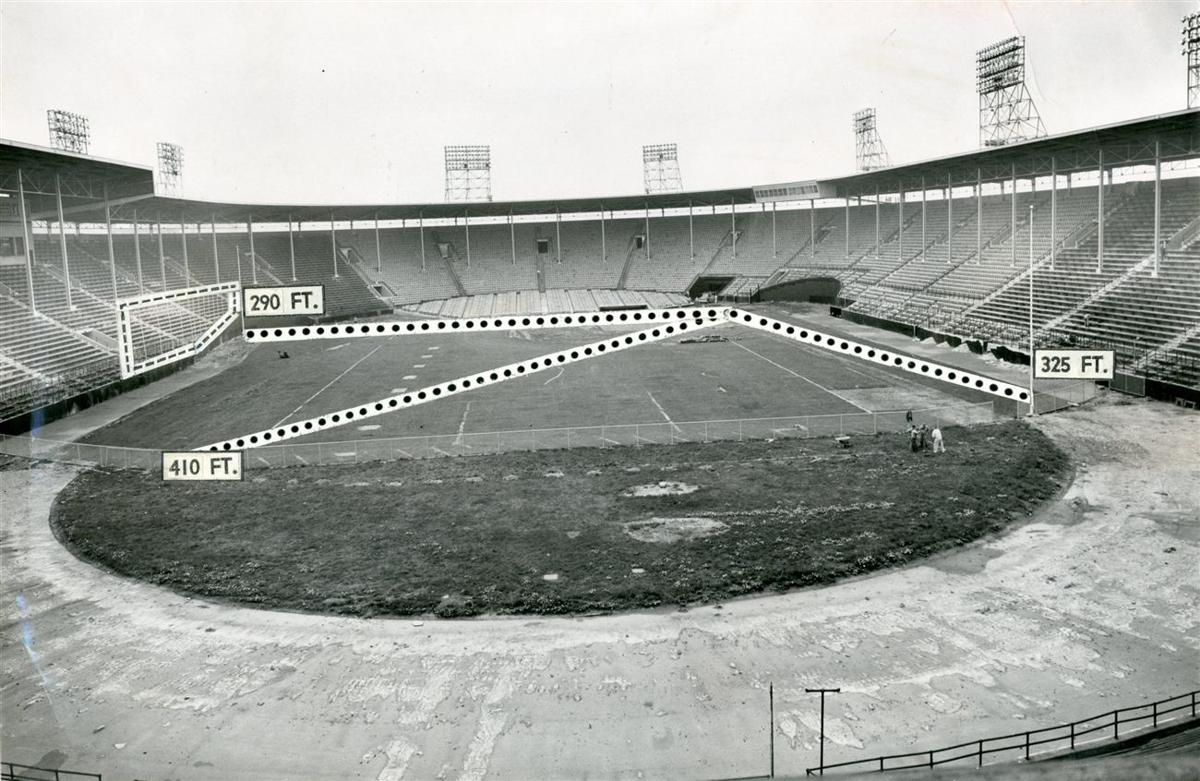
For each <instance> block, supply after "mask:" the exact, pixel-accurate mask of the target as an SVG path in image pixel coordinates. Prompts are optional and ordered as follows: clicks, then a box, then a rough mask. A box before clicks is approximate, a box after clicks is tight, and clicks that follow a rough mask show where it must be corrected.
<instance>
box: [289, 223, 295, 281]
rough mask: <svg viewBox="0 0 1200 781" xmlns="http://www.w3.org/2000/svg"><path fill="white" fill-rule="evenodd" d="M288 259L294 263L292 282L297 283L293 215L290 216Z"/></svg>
mask: <svg viewBox="0 0 1200 781" xmlns="http://www.w3.org/2000/svg"><path fill="white" fill-rule="evenodd" d="M288 258H289V259H290V260H291V263H292V281H293V282H295V281H296V239H295V237H294V236H293V235H292V215H290V214H289V215H288Z"/></svg>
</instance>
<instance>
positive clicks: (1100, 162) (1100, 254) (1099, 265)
mask: <svg viewBox="0 0 1200 781" xmlns="http://www.w3.org/2000/svg"><path fill="white" fill-rule="evenodd" d="M1096 159H1097V163H1096V171H1097V173H1099V174H1100V179H1099V181H1098V182H1097V183H1096V273H1097V274H1099V273H1101V272H1103V270H1104V150H1103V149H1100V150H1098V152H1097V157H1096Z"/></svg>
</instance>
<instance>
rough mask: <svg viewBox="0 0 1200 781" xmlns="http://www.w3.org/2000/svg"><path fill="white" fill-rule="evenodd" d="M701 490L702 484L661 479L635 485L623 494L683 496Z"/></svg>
mask: <svg viewBox="0 0 1200 781" xmlns="http://www.w3.org/2000/svg"><path fill="white" fill-rule="evenodd" d="M699 490H700V486H698V485H691V484H689V483H681V482H679V481H677V480H659V481H658V482H657V483H648V484H646V485H635V486H633V487H632V488H630V489H629V490H628V491H626V492H624V493H623V494H621V496H682V495H683V494H691V493H695V492H696V491H699Z"/></svg>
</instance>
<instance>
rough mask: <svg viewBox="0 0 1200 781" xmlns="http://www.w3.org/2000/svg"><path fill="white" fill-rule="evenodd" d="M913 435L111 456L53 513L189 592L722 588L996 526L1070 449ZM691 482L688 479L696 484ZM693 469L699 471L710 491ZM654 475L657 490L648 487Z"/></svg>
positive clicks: (1023, 504)
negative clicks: (923, 445) (366, 459)
mask: <svg viewBox="0 0 1200 781" xmlns="http://www.w3.org/2000/svg"><path fill="white" fill-rule="evenodd" d="M946 442H947V446H948V448H949V452H948V453H946V454H938V455H936V456H935V455H934V454H932V453H931V452H923V453H912V452H910V451H909V448H908V439H907V437H906V436H902V435H879V436H864V437H857V438H855V439H854V440H853V446H852V447H851V448H850V449H849V450H842V449H840V448H837V447H836V446H835V445H834V444H833V443H831V442H830V441H828V440H780V441H776V442H742V443H738V442H721V443H714V444H686V445H664V446H649V447H642V448H616V449H576V450H562V451H541V452H531V453H510V454H506V455H504V456H485V457H469V458H445V459H433V460H427V461H407V462H397V463H372V464H358V465H347V466H332V467H303V468H292V469H273V470H261V471H252V472H250V473H249V474H248V479H247V481H246V482H244V483H229V484H216V483H210V484H190V485H189V484H163V483H162V482H160V481H159V480H158V478H157V475H148V474H146V473H142V472H132V471H127V472H121V471H104V470H96V471H91V472H87V473H85V474H83V475H81V476H80V477H79V478H78V479H77V480H76V481H74V482H73V483H72V484H71V485H70V486H69V487H68V488H67V489H66V490H65V491H63V492H62V494H61V495H60V496H59V498H58V501H57V503H56V504H55V507H54V510H53V512H52V516H51V521H52V524H53V526H54V528H55V531H56V533H57V534H58V535H59V537H60V539H62V540H63V541H64V542H65V544H66V545H68V546H69V547H70V549H71V550H73V551H74V552H75V553H76V554H77V555H79V556H81V557H82V558H84V559H88V560H91V561H94V562H97V563H99V564H101V565H104V566H106V567H109V568H111V569H113V570H115V571H116V572H119V573H121V574H124V575H128V576H130V577H133V578H138V579H141V580H146V581H149V582H152V583H158V584H161V585H163V586H166V587H168V588H171V589H175V590H177V591H180V592H184V593H189V594H197V595H203V596H206V597H213V598H218V599H225V600H230V601H234V602H240V603H245V604H253V605H260V606H263V607H269V608H283V609H293V610H307V611H318V612H329V613H342V614H353V615H361V616H375V615H423V614H436V615H440V616H447V617H448V616H469V615H479V614H485V613H493V614H505V613H585V612H597V611H615V610H624V609H632V608H647V607H653V606H657V605H663V604H690V603H696V602H714V601H719V600H723V599H726V598H729V597H735V596H740V595H744V594H752V593H756V592H762V591H769V590H783V589H789V588H794V587H797V586H809V585H814V584H820V583H828V582H831V581H833V580H836V579H838V578H843V577H848V576H852V575H857V574H860V573H864V572H869V571H871V570H876V569H880V568H884V567H889V566H894V565H897V564H902V563H904V562H908V561H912V560H914V559H917V558H920V557H923V556H927V555H929V554H931V553H934V552H937V551H941V550H945V549H948V548H951V547H954V546H956V545H960V544H962V543H964V542H967V541H970V540H973V539H976V538H978V537H980V536H982V535H985V534H988V533H991V532H995V531H998V530H1000V529H1002V528H1003V527H1004V526H1005V525H1006V524H1008V523H1010V522H1012V521H1013V520H1015V519H1018V518H1023V517H1025V516H1027V515H1028V514H1029V513H1030V512H1032V511H1033V509H1034V508H1035V507H1037V506H1038V505H1039V504H1040V503H1041V502H1043V501H1045V500H1046V499H1048V498H1050V497H1051V496H1053V495H1054V493H1055V492H1056V491H1057V489H1058V488H1059V487H1060V486H1061V484H1062V481H1063V480H1064V476H1065V473H1066V470H1067V469H1068V462H1067V458H1066V456H1065V455H1064V454H1063V453H1062V452H1061V451H1060V450H1058V449H1057V448H1056V447H1055V446H1054V445H1053V444H1052V443H1051V442H1050V441H1049V440H1048V439H1047V438H1046V437H1045V436H1043V435H1042V434H1041V433H1040V432H1038V431H1037V430H1035V429H1032V428H1030V427H1028V426H1026V425H1024V424H1023V423H1021V422H1017V421H1011V422H1007V423H1001V424H996V425H990V426H980V427H975V428H969V429H960V428H949V429H946ZM660 483H662V484H663V488H664V489H668V490H659V491H645V490H642V491H638V490H635V489H637V488H638V487H639V486H658V485H659V484H660ZM680 485H682V486H685V487H686V488H685V489H680V488H679V487H678V486H680ZM693 487H694V490H692V489H693ZM639 494H644V495H639Z"/></svg>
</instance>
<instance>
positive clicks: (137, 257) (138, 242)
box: [133, 209, 146, 293]
mask: <svg viewBox="0 0 1200 781" xmlns="http://www.w3.org/2000/svg"><path fill="white" fill-rule="evenodd" d="M139 227H140V226H139V225H138V218H137V209H134V210H133V260H134V263H136V264H137V280H138V293H145V292H146V286H145V284H143V282H142V239H141V236H139V235H138V228H139Z"/></svg>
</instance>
